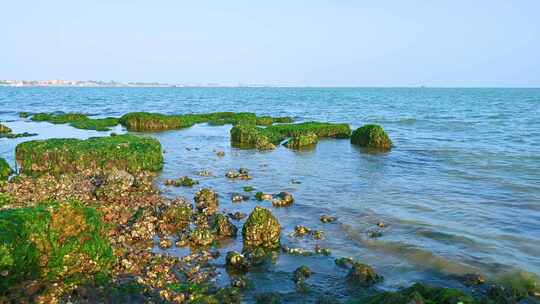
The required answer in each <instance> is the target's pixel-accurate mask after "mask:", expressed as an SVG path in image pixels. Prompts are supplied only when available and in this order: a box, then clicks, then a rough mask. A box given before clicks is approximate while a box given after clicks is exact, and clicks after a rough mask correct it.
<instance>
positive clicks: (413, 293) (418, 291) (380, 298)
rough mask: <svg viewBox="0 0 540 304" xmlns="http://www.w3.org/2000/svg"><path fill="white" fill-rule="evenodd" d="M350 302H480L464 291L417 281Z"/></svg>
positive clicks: (430, 303)
mask: <svg viewBox="0 0 540 304" xmlns="http://www.w3.org/2000/svg"><path fill="white" fill-rule="evenodd" d="M348 303H350V304H360V303H367V304H410V303H424V304H458V303H462V304H475V303H479V302H478V301H476V300H475V299H474V298H473V297H471V296H470V295H467V294H465V293H464V292H462V291H460V290H457V289H452V288H442V287H431V286H428V285H425V284H421V283H416V284H414V285H412V286H411V287H409V288H405V289H402V290H400V291H395V292H383V293H380V294H377V295H375V296H371V297H369V298H367V299H366V298H360V299H353V300H351V301H349V302H348Z"/></svg>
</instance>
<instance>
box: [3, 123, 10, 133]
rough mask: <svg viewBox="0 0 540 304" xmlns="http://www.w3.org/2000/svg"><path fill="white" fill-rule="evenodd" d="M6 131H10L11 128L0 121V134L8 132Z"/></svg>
mask: <svg viewBox="0 0 540 304" xmlns="http://www.w3.org/2000/svg"><path fill="white" fill-rule="evenodd" d="M8 133H11V129H10V128H9V127H8V126H6V125H3V124H1V123H0V134H8Z"/></svg>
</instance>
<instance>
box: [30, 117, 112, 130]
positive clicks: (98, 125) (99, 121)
mask: <svg viewBox="0 0 540 304" xmlns="http://www.w3.org/2000/svg"><path fill="white" fill-rule="evenodd" d="M32 120H33V121H46V122H50V123H53V124H66V123H69V124H70V126H72V127H74V128H77V129H84V130H96V131H109V130H110V128H111V127H114V126H116V125H118V123H119V122H118V119H117V118H114V117H107V118H96V119H92V118H89V117H88V116H86V115H84V114H80V113H66V114H52V113H38V114H35V115H34V116H32Z"/></svg>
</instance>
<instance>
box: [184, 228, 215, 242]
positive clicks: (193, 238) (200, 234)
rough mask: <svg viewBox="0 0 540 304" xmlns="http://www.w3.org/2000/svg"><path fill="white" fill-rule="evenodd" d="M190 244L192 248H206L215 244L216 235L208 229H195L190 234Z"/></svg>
mask: <svg viewBox="0 0 540 304" xmlns="http://www.w3.org/2000/svg"><path fill="white" fill-rule="evenodd" d="M189 242H190V244H191V245H192V246H195V247H198V246H202V247H206V246H210V245H212V243H213V242H214V235H213V234H212V231H210V229H207V228H202V227H201V228H195V229H194V230H192V231H191V232H190V233H189Z"/></svg>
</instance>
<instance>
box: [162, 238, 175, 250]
mask: <svg viewBox="0 0 540 304" xmlns="http://www.w3.org/2000/svg"><path fill="white" fill-rule="evenodd" d="M172 245H173V243H172V241H171V240H169V239H168V238H163V239H161V240H160V241H159V248H161V249H168V248H171V247H172Z"/></svg>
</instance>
